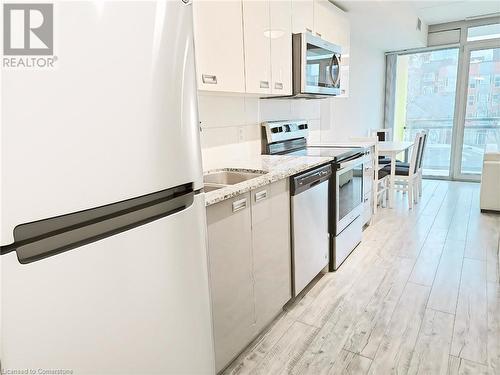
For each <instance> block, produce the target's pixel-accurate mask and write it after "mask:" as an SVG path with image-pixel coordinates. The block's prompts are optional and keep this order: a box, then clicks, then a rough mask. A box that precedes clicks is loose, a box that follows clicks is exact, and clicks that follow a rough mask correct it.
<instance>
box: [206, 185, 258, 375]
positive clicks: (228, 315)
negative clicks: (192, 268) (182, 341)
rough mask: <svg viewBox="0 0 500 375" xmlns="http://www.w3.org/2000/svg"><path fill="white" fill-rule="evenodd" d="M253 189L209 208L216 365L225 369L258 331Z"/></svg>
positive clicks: (209, 246)
mask: <svg viewBox="0 0 500 375" xmlns="http://www.w3.org/2000/svg"><path fill="white" fill-rule="evenodd" d="M251 220H252V217H251V213H250V193H247V194H243V195H240V196H238V197H236V198H232V199H228V200H225V201H223V202H221V203H217V204H214V205H212V206H209V207H208V208H207V224H208V254H209V273H210V289H211V298H212V319H213V323H214V339H215V367H216V370H217V371H220V370H222V369H223V368H224V367H225V366H226V365H227V364H228V363H229V361H231V359H232V358H234V356H236V355H237V354H238V353H239V352H240V351H241V349H242V348H244V347H245V346H246V345H247V344H248V342H249V341H250V340H251V338H252V337H253V333H254V331H255V306H254V291H253V275H252V274H253V270H252V229H251V228H252V222H251Z"/></svg>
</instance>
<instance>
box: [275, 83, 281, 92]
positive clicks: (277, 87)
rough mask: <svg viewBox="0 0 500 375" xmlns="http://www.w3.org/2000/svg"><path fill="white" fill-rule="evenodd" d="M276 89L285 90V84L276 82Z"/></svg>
mask: <svg viewBox="0 0 500 375" xmlns="http://www.w3.org/2000/svg"><path fill="white" fill-rule="evenodd" d="M274 88H275V89H277V90H283V83H282V82H276V83H275V84H274Z"/></svg>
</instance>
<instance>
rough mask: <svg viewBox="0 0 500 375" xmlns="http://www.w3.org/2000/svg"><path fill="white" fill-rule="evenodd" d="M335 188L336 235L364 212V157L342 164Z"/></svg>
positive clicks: (337, 173)
mask: <svg viewBox="0 0 500 375" xmlns="http://www.w3.org/2000/svg"><path fill="white" fill-rule="evenodd" d="M335 189H336V191H335V193H336V194H335V203H336V205H335V206H336V207H335V209H336V212H335V215H336V216H335V217H336V226H335V235H338V234H339V233H340V232H342V231H343V230H344V229H345V228H346V227H347V226H348V225H349V224H351V223H352V222H353V221H354V220H355V219H356V218H357V217H358V216H360V215H361V213H362V212H363V158H357V159H354V160H351V161H348V162H346V163H341V164H340V166H339V168H338V169H337V172H336V175H335Z"/></svg>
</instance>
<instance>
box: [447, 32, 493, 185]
mask: <svg viewBox="0 0 500 375" xmlns="http://www.w3.org/2000/svg"><path fill="white" fill-rule="evenodd" d="M461 33H465V34H462V38H461V43H460V52H459V61H458V73H457V74H458V77H457V78H458V82H457V91H456V97H455V116H454V123H453V133H452V134H453V136H452V150H451V165H450V173H451V175H450V177H451V178H452V179H453V180H463V181H480V180H481V174H472V173H462V171H461V169H462V152H463V140H464V132H465V116H466V111H467V98H468V93H469V89H468V87H469V69H470V55H471V52H472V51H478V50H483V49H491V48H499V41H498V39H488V40H478V41H474V42H467V41H466V40H467V27H462V30H461Z"/></svg>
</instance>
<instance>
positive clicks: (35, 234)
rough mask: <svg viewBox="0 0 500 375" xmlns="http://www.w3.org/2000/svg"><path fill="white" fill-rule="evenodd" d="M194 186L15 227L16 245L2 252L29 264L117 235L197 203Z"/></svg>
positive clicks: (189, 185) (4, 248)
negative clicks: (14, 253)
mask: <svg viewBox="0 0 500 375" xmlns="http://www.w3.org/2000/svg"><path fill="white" fill-rule="evenodd" d="M194 195H195V191H193V186H192V183H189V184H184V185H180V186H177V187H174V188H170V189H166V190H161V191H158V192H155V193H152V194H148V195H144V196H141V197H137V198H132V199H128V200H125V201H121V202H117V203H112V204H109V205H106V206H101V207H97V208H93V209H89V210H85V211H79V212H75V213H71V214H67V215H62V216H57V217H53V218H48V219H44V220H39V221H35V222H31V223H27V224H21V225H18V226H16V227H15V228H14V240H15V242H14V243H13V244H10V245H6V246H2V247H1V250H2V251H1V253H2V254H6V253H9V252H11V251H14V250H15V251H16V253H17V258H18V260H19V262H20V263H22V264H27V263H31V262H34V261H37V260H41V259H44V258H47V257H50V256H53V255H57V254H60V253H63V252H65V251H68V250H72V249H75V248H78V247H80V246H83V245H86V244H89V243H91V242H95V241H98V240H101V239H103V238H106V237H109V236H113V235H115V234H118V233H120V232H123V231H126V230H129V229H132V228H135V227H137V226H140V225H144V224H146V223H149V222H151V221H154V220H157V219H160V218H162V217H165V216H168V215H172V214H174V213H176V212H179V211H182V210H184V209H186V208H188V207H189V206H191V205H192V204H193V200H194Z"/></svg>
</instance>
